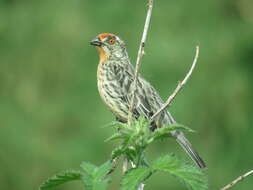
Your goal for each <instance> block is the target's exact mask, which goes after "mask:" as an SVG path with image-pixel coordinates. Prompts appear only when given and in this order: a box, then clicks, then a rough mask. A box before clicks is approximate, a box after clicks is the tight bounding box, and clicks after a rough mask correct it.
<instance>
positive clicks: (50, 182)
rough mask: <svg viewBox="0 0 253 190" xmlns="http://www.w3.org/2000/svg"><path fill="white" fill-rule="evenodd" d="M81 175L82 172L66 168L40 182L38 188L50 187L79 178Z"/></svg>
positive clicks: (45, 188) (44, 189)
mask: <svg viewBox="0 0 253 190" xmlns="http://www.w3.org/2000/svg"><path fill="white" fill-rule="evenodd" d="M81 177H82V173H81V172H80V171H76V170H67V171H64V172H61V173H58V174H56V175H54V176H53V177H50V178H49V179H47V180H46V181H45V182H44V183H42V185H41V186H40V187H39V189H40V190H48V189H52V188H55V187H57V186H59V185H61V184H64V183H66V182H69V181H74V180H80V179H81Z"/></svg>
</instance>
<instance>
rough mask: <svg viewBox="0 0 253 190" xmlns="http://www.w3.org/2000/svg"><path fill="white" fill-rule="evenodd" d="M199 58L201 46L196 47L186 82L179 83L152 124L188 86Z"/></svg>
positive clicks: (152, 118)
mask: <svg viewBox="0 0 253 190" xmlns="http://www.w3.org/2000/svg"><path fill="white" fill-rule="evenodd" d="M198 57H199V46H197V47H196V53H195V57H194V60H193V63H192V66H191V68H190V70H189V71H188V73H187V74H186V76H185V78H184V80H183V81H182V82H179V83H178V85H177V87H176V89H175V90H174V92H173V93H172V94H171V95H170V96H169V98H168V99H167V101H166V102H165V104H164V105H163V106H162V107H161V108H160V109H159V110H158V111H157V112H156V113H155V114H154V115H153V116H152V117H151V119H150V122H152V121H153V120H154V119H155V118H156V117H157V116H158V115H159V114H160V113H161V112H163V111H164V110H165V109H166V108H168V107H169V106H170V105H171V103H172V101H173V100H174V98H175V97H176V95H177V94H178V92H179V91H180V90H181V89H182V88H183V86H184V85H185V84H186V82H187V81H188V79H189V78H190V76H191V75H192V72H193V70H194V68H195V66H196V63H197V61H198Z"/></svg>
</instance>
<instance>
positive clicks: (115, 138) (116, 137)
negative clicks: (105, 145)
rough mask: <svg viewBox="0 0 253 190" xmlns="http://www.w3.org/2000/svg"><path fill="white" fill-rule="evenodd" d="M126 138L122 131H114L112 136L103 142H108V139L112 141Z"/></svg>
mask: <svg viewBox="0 0 253 190" xmlns="http://www.w3.org/2000/svg"><path fill="white" fill-rule="evenodd" d="M125 138H126V135H124V134H123V133H120V132H119V133H114V134H113V135H112V136H110V137H109V138H107V139H106V140H105V142H108V141H113V140H117V139H125Z"/></svg>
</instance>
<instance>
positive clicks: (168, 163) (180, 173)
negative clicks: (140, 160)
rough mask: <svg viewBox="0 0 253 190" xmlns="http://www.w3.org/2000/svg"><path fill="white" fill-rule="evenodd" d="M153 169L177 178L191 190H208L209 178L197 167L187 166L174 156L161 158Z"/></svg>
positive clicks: (154, 164)
mask: <svg viewBox="0 0 253 190" xmlns="http://www.w3.org/2000/svg"><path fill="white" fill-rule="evenodd" d="M152 168H153V169H154V170H158V171H165V172H168V173H170V174H172V175H173V176H176V177H177V178H178V179H180V181H182V182H183V183H184V184H185V185H186V186H187V187H188V188H189V189H191V190H206V189H208V181H207V177H206V175H205V174H204V173H203V171H202V170H200V169H198V168H196V167H195V166H192V165H188V164H185V163H184V162H183V161H182V160H180V159H178V158H177V157H176V156H174V155H165V156H162V157H160V158H159V159H157V160H156V161H155V162H154V163H153V164H152Z"/></svg>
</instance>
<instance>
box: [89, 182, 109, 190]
mask: <svg viewBox="0 0 253 190" xmlns="http://www.w3.org/2000/svg"><path fill="white" fill-rule="evenodd" d="M109 182H110V179H106V180H103V181H96V182H95V183H94V188H93V189H92V190H106V189H107V186H108V184H109Z"/></svg>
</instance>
